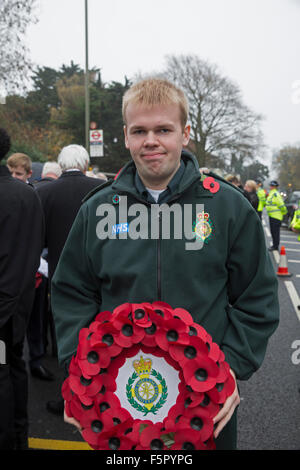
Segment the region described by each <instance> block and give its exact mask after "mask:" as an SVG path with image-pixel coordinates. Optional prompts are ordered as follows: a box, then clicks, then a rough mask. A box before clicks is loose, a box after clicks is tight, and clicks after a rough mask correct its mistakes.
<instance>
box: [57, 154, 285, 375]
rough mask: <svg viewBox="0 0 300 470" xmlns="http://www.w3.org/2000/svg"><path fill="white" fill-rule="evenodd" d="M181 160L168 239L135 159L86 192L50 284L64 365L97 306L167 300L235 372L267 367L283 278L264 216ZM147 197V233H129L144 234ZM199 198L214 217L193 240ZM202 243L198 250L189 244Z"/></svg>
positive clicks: (226, 186) (190, 161)
mask: <svg viewBox="0 0 300 470" xmlns="http://www.w3.org/2000/svg"><path fill="white" fill-rule="evenodd" d="M182 160H183V162H184V172H183V175H182V176H181V178H180V181H179V182H178V184H177V186H176V188H175V189H174V188H173V190H172V192H171V193H170V195H169V196H168V199H167V201H166V202H165V204H167V206H168V207H170V208H171V209H172V208H174V205H175V204H177V205H178V206H177V212H176V216H175V215H174V217H173V218H172V216H171V217H170V219H171V223H170V227H169V226H167V229H168V230H169V235H170V236H169V237H168V233H166V230H165V228H164V227H163V221H162V220H161V218H160V217H159V216H158V219H159V221H158V222H157V219H155V217H154V216H153V215H152V216H151V209H152V210H153V204H151V203H150V202H148V201H147V200H146V199H145V196H144V195H143V194H141V193H140V192H139V191H138V190H137V188H136V184H135V181H136V179H135V176H136V175H135V173H136V168H135V165H134V163H133V162H130V163H129V164H127V165H126V166H125V167H124V168H123V169H122V171H121V172H120V174H119V175H118V177H117V179H116V180H114V181H112V182H108V183H106V184H104V185H102V186H101V188H100V189H96V190H94V191H93V193H92V194H90V195H89V196H88V197H87V198H86V199H85V202H84V203H83V205H82V207H81V209H80V211H79V213H78V216H77V218H76V220H75V222H74V224H73V227H72V229H71V232H70V234H69V237H68V240H67V242H66V244H65V247H64V250H63V252H62V255H61V257H60V261H59V264H58V266H57V269H56V272H55V275H54V278H53V282H52V309H53V315H54V320H55V325H56V332H57V343H58V354H59V360H60V362H61V363H63V362H64V361H66V360H69V359H70V358H71V356H72V355H73V354H74V353H75V352H76V348H77V343H78V333H79V331H80V329H81V328H83V327H86V326H88V325H89V324H90V323H91V322H92V321H93V319H94V317H95V316H96V314H97V313H99V312H100V311H105V310H113V309H114V308H115V307H117V306H118V305H120V304H122V303H125V302H133V303H139V302H153V301H155V300H161V301H164V302H167V303H168V304H170V305H171V306H172V307H173V308H176V307H182V308H185V309H187V310H188V311H189V312H190V313H191V314H192V315H193V318H194V320H195V321H196V322H198V323H199V324H201V325H202V326H203V327H204V328H205V329H206V330H207V331H208V333H209V334H210V335H211V336H212V338H213V341H214V342H216V343H218V344H219V346H220V347H221V349H222V350H223V352H224V353H225V357H226V361H227V362H228V363H229V365H230V367H231V368H232V369H233V370H234V372H235V374H236V376H237V378H238V379H241V380H244V379H248V378H249V377H250V376H251V375H252V373H253V372H254V371H256V370H257V369H258V368H259V366H260V365H261V363H262V361H263V359H264V356H265V352H266V347H267V343H268V339H269V337H270V335H271V334H272V333H273V332H274V330H275V329H276V327H277V325H278V321H279V304H278V298H277V278H276V275H275V272H274V269H273V265H272V263H271V260H270V257H269V254H268V252H267V250H266V245H265V238H264V233H263V229H262V225H261V221H260V219H259V217H258V215H257V214H256V211H255V210H254V209H253V208H252V206H251V205H250V203H249V202H248V201H247V199H246V198H245V197H244V196H243V194H242V193H241V192H240V191H239V190H237V189H236V188H234V187H233V186H232V185H231V184H229V183H227V182H226V181H224V180H222V179H221V178H219V179H217V178H218V177H217V176H216V175H213V178H214V179H215V181H217V183H218V184H219V189H218V190H217V191H216V192H213V191H214V188H210V187H209V188H208V189H206V188H205V186H207V185H205V184H204V181H205V180H204V181H203V177H202V178H201V175H200V173H199V168H198V164H197V161H196V159H195V158H194V157H193V156H191V155H189V154H187V153H185V152H183V154H182ZM210 176H211V175H210ZM125 201H126V204H127V207H128V212H129V213H130V215H128V218H127V222H126V221H125V222H124V207H123V206H122V204H124V203H125ZM136 204H139V206H136ZM140 204H142V207H143V217H144V218H143V224H144V225H145V222H144V221H145V220H146V219H145V217H146V214H148V219H147V220H148V222H147V224H146V225H147V227H146V229H147V228H148V233H147V230H145V227H143V230H141V237H140V238H138V237H137V236H135V237H134V236H130V234H131V235H132V233H135V234H136V233H137V226H138V220H141V219H138V216H139V213H138V212H137V210H138V209H137V208H139V209H141V206H140ZM201 205H203V209H204V214H206V221H207V223H206V225H205V224H204V225H203V224H202V226H201V227H202V229H203V228H204V231H203V230H202V231H201V230H200V232H199V233H204V236H203V238H202V240H201V239H200V238H199V237H197V236H195V237H194V239H190V238H189V234H187V235H186V234H185V232H186V223H185V225H184V226H183V221H184V215H183V214H185V213H188V211H187V208H192V209H191V210H192V212H191V214H192V215H191V218H190V226H191V227H190V228H191V230H193V229H196V232H197V222H199V214H201V213H202V210H201V207H202V206H201ZM167 206H165V207H167ZM179 206H180V207H179ZM180 208H181V209H182V220H181V221H180V219H178V217H177V215H178V213H179V212H180V210H179V209H180ZM199 208H200V210H199ZM174 213H175V212H174ZM204 214H203V215H204ZM203 215H202V216H203ZM122 217H123V218H122ZM200 217H201V216H200ZM187 220H189V218H188V217H187ZM178 224H179V225H180V224H181V227H179V226H178ZM132 227H134V228H135V229H136V230H135V231H133V232H131V231H130V230H131V228H132ZM201 227H200V228H201ZM180 228H182V235H181V237H180V230H179V229H180ZM198 228H199V225H198ZM151 230H152V231H151ZM168 230H167V232H168ZM104 232H107V233H106V235H107V236H106V237H105V236H104ZM178 234H179V235H178ZM194 235H195V234H194ZM199 241H200V242H201V241H202V245H201V243H200V248H199V247H196V245H194V246H193V245H192V244H193V243H195V244H196V243H198V245H199ZM187 247H188V248H187ZM192 248H194V249H192Z"/></svg>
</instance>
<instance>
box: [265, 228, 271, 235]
mask: <svg viewBox="0 0 300 470" xmlns="http://www.w3.org/2000/svg"><path fill="white" fill-rule="evenodd" d="M265 232H266V234H267V237H270V236H271V233H270V230H269V229H268V227H265Z"/></svg>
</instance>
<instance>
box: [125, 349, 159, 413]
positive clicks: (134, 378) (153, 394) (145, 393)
mask: <svg viewBox="0 0 300 470" xmlns="http://www.w3.org/2000/svg"><path fill="white" fill-rule="evenodd" d="M133 368H134V369H135V372H133V374H132V375H131V377H129V379H128V382H127V385H126V395H127V399H128V402H129V403H130V405H131V406H133V408H135V409H136V410H137V411H140V412H141V413H143V416H146V415H147V414H148V413H152V414H154V415H155V414H156V413H157V411H158V410H159V409H160V408H161V407H162V406H163V405H164V403H165V402H166V400H167V397H168V387H167V384H166V381H165V379H164V378H163V377H162V375H161V374H160V373H159V372H157V371H156V370H155V369H152V361H151V359H150V358H146V359H144V358H143V356H141V357H140V360H139V361H137V360H136V361H134V362H133ZM150 376H152V377H153V378H152V377H150Z"/></svg>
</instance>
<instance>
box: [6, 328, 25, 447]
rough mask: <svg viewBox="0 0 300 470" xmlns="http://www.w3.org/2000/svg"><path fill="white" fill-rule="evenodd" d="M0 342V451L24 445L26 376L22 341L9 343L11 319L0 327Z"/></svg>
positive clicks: (10, 340)
mask: <svg viewBox="0 0 300 470" xmlns="http://www.w3.org/2000/svg"><path fill="white" fill-rule="evenodd" d="M0 341H1V343H0V344H1V351H2V354H1V356H0V450H6V449H8V450H11V449H15V448H19V449H22V448H26V446H27V441H28V414H27V407H28V375H27V370H26V365H25V362H24V360H23V346H24V341H21V342H19V343H17V344H14V343H13V338H12V325H11V321H8V322H7V323H6V324H5V325H4V326H3V327H1V328H0ZM3 345H4V348H3ZM3 351H4V354H3Z"/></svg>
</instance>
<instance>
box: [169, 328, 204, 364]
mask: <svg viewBox="0 0 300 470" xmlns="http://www.w3.org/2000/svg"><path fill="white" fill-rule="evenodd" d="M207 352H208V351H207V346H206V344H205V343H204V341H202V339H200V338H198V337H197V336H191V337H190V339H189V344H184V345H182V344H174V345H172V344H171V345H170V347H169V354H170V356H171V357H172V358H173V359H174V360H175V361H177V362H179V364H180V365H181V367H185V364H186V363H187V362H189V361H190V360H191V359H195V358H197V357H199V356H207Z"/></svg>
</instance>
